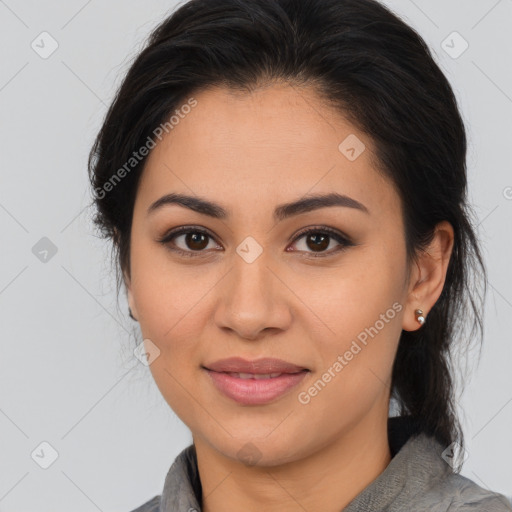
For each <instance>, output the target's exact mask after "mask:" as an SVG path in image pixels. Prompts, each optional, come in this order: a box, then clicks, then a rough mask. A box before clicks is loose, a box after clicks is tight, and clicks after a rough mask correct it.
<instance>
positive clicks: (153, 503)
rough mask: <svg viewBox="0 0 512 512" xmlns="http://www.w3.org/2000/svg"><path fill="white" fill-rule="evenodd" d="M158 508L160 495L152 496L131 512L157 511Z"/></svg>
mask: <svg viewBox="0 0 512 512" xmlns="http://www.w3.org/2000/svg"><path fill="white" fill-rule="evenodd" d="M159 510H160V495H157V496H154V497H153V498H151V499H150V500H149V501H146V503H143V504H142V505H140V506H139V507H137V508H136V509H134V510H132V511H131V512H159Z"/></svg>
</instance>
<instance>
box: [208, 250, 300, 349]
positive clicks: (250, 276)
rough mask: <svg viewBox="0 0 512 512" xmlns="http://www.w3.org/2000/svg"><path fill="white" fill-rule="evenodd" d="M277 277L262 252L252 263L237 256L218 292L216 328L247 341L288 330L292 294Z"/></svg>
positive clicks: (290, 319) (290, 317)
mask: <svg viewBox="0 0 512 512" xmlns="http://www.w3.org/2000/svg"><path fill="white" fill-rule="evenodd" d="M278 274H279V272H278V271H276V270H274V269H272V268H271V262H270V261H269V258H267V257H266V254H265V251H263V253H262V254H261V255H260V256H259V257H258V258H257V259H256V260H255V261H252V262H251V263H248V262H247V261H245V260H244V259H243V258H241V257H239V256H238V255H237V256H236V257H235V258H234V262H233V267H232V268H231V271H230V272H229V273H228V275H227V276H226V277H225V278H224V279H223V280H222V284H221V285H220V286H219V287H218V288H217V293H219V297H218V303H217V308H216V311H215V322H216V325H217V326H218V327H219V328H220V329H223V330H229V331H233V332H234V333H236V334H237V335H238V336H239V337H240V338H244V339H246V340H258V339H261V338H262V337H264V336H266V335H267V334H268V333H269V331H274V332H275V333H278V332H281V331H284V330H286V329H288V328H289V327H290V324H291V321H292V312H291V307H290V304H289V303H288V301H289V300H290V297H291V296H293V294H292V293H291V292H290V290H289V289H288V288H287V286H286V285H285V284H284V283H283V280H282V278H280V276H279V275H278Z"/></svg>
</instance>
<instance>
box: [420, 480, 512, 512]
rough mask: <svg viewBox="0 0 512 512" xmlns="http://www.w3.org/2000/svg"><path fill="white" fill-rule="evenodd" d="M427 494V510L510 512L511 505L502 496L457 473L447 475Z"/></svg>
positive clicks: (442, 511)
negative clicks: (428, 503) (428, 502)
mask: <svg viewBox="0 0 512 512" xmlns="http://www.w3.org/2000/svg"><path fill="white" fill-rule="evenodd" d="M428 494H430V496H429V498H431V500H428V499H427V501H430V503H431V505H429V510H435V511H438V512H444V511H446V512H476V511H485V512H512V504H511V503H510V501H509V499H508V498H506V497H505V496H504V495H503V494H499V493H497V492H493V491H489V490H487V489H485V488H483V487H481V486H479V485H478V484H477V483H475V482H474V481H472V480H470V479H469V478H466V477H465V476H462V475H460V474H458V473H451V474H449V475H448V476H447V477H446V478H444V479H442V480H441V481H440V482H439V483H438V485H437V486H435V487H434V488H431V489H430V492H429V493H428ZM436 504H437V505H436Z"/></svg>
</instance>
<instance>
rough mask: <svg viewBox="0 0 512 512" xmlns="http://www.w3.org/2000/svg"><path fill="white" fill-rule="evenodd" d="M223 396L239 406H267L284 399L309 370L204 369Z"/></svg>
mask: <svg viewBox="0 0 512 512" xmlns="http://www.w3.org/2000/svg"><path fill="white" fill-rule="evenodd" d="M203 369H204V371H205V372H206V373H207V374H208V376H209V377H210V382H211V383H212V384H213V385H214V387H215V388H216V389H217V391H219V392H220V393H221V394H222V395H223V396H225V397H228V398H230V399H231V400H232V401H234V402H235V403H237V404H238V405H265V404H268V403H271V402H275V401H277V400H278V399H281V398H283V397H284V396H285V395H287V394H288V393H289V392H290V391H291V390H292V389H293V388H295V387H296V386H298V385H299V384H300V383H301V382H302V380H303V379H304V378H305V377H306V375H307V374H308V373H310V371H309V370H300V371H297V372H291V373H286V372H285V373H282V372H272V373H246V372H217V371H214V370H210V369H207V368H203Z"/></svg>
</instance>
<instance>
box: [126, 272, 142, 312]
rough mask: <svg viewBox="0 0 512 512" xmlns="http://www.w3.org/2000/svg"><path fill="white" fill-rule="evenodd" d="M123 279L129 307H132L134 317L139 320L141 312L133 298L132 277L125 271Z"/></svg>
mask: <svg viewBox="0 0 512 512" xmlns="http://www.w3.org/2000/svg"><path fill="white" fill-rule="evenodd" d="M123 280H124V285H125V287H126V298H127V300H128V307H129V308H130V311H131V313H132V315H133V317H134V319H135V320H137V321H138V318H139V313H138V312H137V307H136V306H135V299H134V298H133V291H132V282H131V278H130V276H129V275H128V273H127V272H125V271H123Z"/></svg>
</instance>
